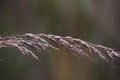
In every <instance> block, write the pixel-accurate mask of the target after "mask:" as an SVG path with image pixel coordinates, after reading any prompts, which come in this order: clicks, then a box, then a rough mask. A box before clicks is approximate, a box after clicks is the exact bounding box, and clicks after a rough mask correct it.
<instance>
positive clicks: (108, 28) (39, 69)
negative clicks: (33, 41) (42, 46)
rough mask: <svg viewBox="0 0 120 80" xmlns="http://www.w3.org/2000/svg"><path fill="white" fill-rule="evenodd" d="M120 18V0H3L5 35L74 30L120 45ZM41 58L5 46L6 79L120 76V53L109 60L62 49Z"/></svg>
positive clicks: (0, 12) (2, 66) (119, 79)
mask: <svg viewBox="0 0 120 80" xmlns="http://www.w3.org/2000/svg"><path fill="white" fill-rule="evenodd" d="M119 21H120V1H119V0H0V36H6V35H13V34H23V33H46V34H55V35H60V36H67V35H69V36H72V37H75V38H81V39H83V40H86V41H89V42H92V43H95V44H102V45H105V46H109V47H111V48H113V49H115V50H116V51H120V23H119ZM61 53H62V52H61ZM40 59H41V62H37V61H34V60H31V59H28V58H26V57H25V56H23V55H22V54H20V52H18V51H16V50H14V49H11V48H2V49H0V80H120V64H119V62H120V61H119V59H117V60H115V61H113V62H112V64H109V63H106V62H102V61H97V62H91V61H90V60H89V59H87V58H86V59H81V58H76V57H75V56H74V57H73V56H72V55H69V56H66V55H65V54H63V53H62V54H60V53H56V52H49V53H45V54H43V55H42V56H40Z"/></svg>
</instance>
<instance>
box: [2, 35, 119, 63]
mask: <svg viewBox="0 0 120 80" xmlns="http://www.w3.org/2000/svg"><path fill="white" fill-rule="evenodd" d="M48 40H49V41H52V42H53V43H55V44H56V45H58V46H61V47H62V48H61V47H58V46H55V45H53V44H51V43H50V42H49V41H48ZM2 47H13V48H16V49H18V50H19V51H21V52H22V54H24V55H28V56H31V57H34V58H35V59H37V60H39V58H38V56H36V55H35V54H34V51H32V49H37V50H39V51H40V52H42V51H46V50H47V49H48V48H51V49H54V50H57V51H64V50H63V48H65V49H66V50H67V51H69V52H71V51H72V52H74V55H77V56H80V55H84V56H86V57H88V58H90V59H92V57H91V56H96V57H100V58H102V59H104V60H105V61H109V60H112V59H113V58H115V57H120V54H119V53H117V52H115V51H114V50H113V49H111V48H108V47H105V46H102V45H95V44H92V43H89V42H86V41H83V40H81V39H76V38H72V37H69V36H66V37H61V36H55V35H51V34H48V35H46V34H32V33H26V34H20V35H13V36H6V37H0V48H2ZM31 48H32V49H31ZM103 51H104V52H103Z"/></svg>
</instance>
